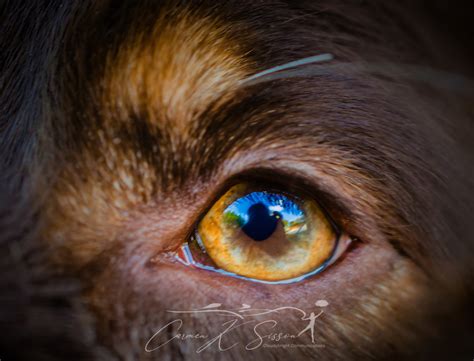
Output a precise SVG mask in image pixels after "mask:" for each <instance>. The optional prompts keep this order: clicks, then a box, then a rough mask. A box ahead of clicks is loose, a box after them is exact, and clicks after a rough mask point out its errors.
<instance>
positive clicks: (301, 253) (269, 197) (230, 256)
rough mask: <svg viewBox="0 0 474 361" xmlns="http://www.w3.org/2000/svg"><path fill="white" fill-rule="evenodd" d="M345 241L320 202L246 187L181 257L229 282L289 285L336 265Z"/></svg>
mask: <svg viewBox="0 0 474 361" xmlns="http://www.w3.org/2000/svg"><path fill="white" fill-rule="evenodd" d="M339 241H340V235H339V232H338V231H337V229H336V227H335V226H334V225H333V223H332V222H331V221H330V219H329V218H328V216H326V214H325V212H324V211H323V209H322V208H321V207H320V206H319V205H318V203H317V202H316V201H315V200H313V199H310V198H307V197H300V196H296V195H293V194H289V193H286V192H282V191H278V190H273V189H265V188H262V187H256V186H253V185H250V184H245V183H241V184H238V185H235V186H233V187H232V188H231V189H229V190H228V191H227V192H226V193H225V194H224V195H223V196H222V197H221V198H220V199H219V200H218V201H217V202H216V203H215V204H214V205H213V206H212V207H211V209H210V210H209V211H208V212H207V214H206V215H205V216H204V217H203V218H202V219H201V221H200V222H199V224H198V225H197V227H196V230H195V232H194V234H193V236H192V237H191V239H190V240H189V241H188V242H187V243H186V244H184V245H183V246H182V247H181V249H180V251H179V252H178V254H177V256H178V259H179V260H181V261H182V262H183V263H185V264H187V265H192V266H195V267H198V268H203V269H207V270H210V271H216V272H220V273H223V274H226V275H229V276H235V277H240V278H245V279H251V280H254V281H259V282H268V283H289V282H295V281H299V280H302V279H304V278H306V277H308V276H311V275H314V274H316V273H318V272H321V271H322V270H323V269H325V268H326V267H327V266H328V265H329V264H331V263H333V262H334V261H335V260H336V258H338V257H339V256H340V255H341V254H342V253H343V252H342V251H341V247H344V248H347V245H348V243H347V242H339ZM344 250H345V249H344Z"/></svg>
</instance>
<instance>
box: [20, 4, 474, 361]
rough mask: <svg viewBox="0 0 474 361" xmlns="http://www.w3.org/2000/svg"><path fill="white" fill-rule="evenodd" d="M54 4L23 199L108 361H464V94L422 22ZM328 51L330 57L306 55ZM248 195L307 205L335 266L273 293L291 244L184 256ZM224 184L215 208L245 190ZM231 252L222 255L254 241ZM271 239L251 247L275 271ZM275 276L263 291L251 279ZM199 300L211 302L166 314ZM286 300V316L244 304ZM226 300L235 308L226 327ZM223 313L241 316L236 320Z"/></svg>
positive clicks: (335, 9) (467, 156)
mask: <svg viewBox="0 0 474 361" xmlns="http://www.w3.org/2000/svg"><path fill="white" fill-rule="evenodd" d="M68 7H70V8H68ZM66 8H67V9H65V10H64V9H63V10H58V9H55V10H54V11H57V14H56V16H57V17H58V19H57V21H56V22H55V21H54V20H49V21H50V22H51V24H52V25H51V34H49V35H48V36H47V39H48V41H50V47H51V50H50V52H49V53H48V51H47V50H43V51H44V52H45V53H48V57H46V58H47V61H46V60H45V61H44V65H43V67H44V70H42V72H43V73H42V74H43V77H44V78H42V79H43V80H42V83H41V86H40V87H39V90H37V91H38V94H39V95H40V98H41V100H40V104H41V109H42V111H41V118H42V119H43V121H42V122H40V124H39V125H38V126H35V129H36V131H37V133H36V134H37V135H36V138H35V139H37V140H36V141H35V146H34V152H33V153H34V154H35V156H34V158H35V159H36V161H35V162H31V163H28V164H27V169H28V170H29V171H30V173H32V174H36V173H41V176H39V177H35V178H34V182H33V183H34V184H33V185H32V186H31V189H32V191H31V192H32V194H33V197H34V198H35V199H40V202H39V203H40V205H39V210H40V213H39V214H40V217H36V218H39V222H38V224H39V226H38V229H39V230H38V234H39V235H40V239H41V242H42V243H41V244H42V246H43V247H46V248H47V249H48V259H49V262H50V263H51V264H53V265H54V267H55V268H56V269H57V270H60V272H61V273H63V274H65V275H68V276H71V275H72V276H74V277H77V278H79V279H80V280H81V283H82V285H83V291H82V293H81V299H82V301H83V302H84V304H85V305H86V306H87V308H88V309H89V310H90V311H91V314H92V315H93V316H94V319H95V324H94V328H95V330H96V334H97V341H98V342H99V343H100V344H101V345H104V346H105V347H106V349H107V350H108V352H110V354H111V355H113V356H117V357H119V358H121V359H125V360H141V359H144V360H145V359H146V360H148V359H157V360H164V359H205V360H207V359H225V360H226V359H228V360H240V359H245V358H248V357H252V358H255V359H262V360H264V359H282V360H286V359H304V358H308V359H312V358H314V359H322V360H325V359H328V360H333V359H367V358H373V359H390V358H393V359H400V358H403V357H407V358H410V357H414V355H417V357H422V356H423V357H425V356H426V355H428V357H431V358H432V359H433V358H435V357H437V356H439V357H441V358H443V357H445V355H454V354H455V353H456V352H459V353H461V352H465V350H466V349H463V348H462V347H465V346H464V345H465V341H466V339H468V337H469V334H468V336H464V335H463V333H464V332H467V331H466V330H468V329H469V326H470V323H469V321H463V319H462V317H466V315H468V313H466V312H467V311H466V309H467V308H466V307H467V306H468V302H469V300H470V297H471V296H470V292H471V291H470V287H471V281H470V277H471V276H472V266H471V263H472V256H473V244H472V235H473V233H472V231H471V227H470V225H469V220H470V217H471V211H472V194H471V192H470V190H471V186H472V181H471V179H472V177H471V175H472V171H471V170H470V168H472V167H470V165H471V164H472V163H471V162H472V145H471V144H470V143H471V142H470V140H471V138H472V124H471V123H470V122H471V120H472V119H470V118H469V116H470V114H472V103H470V101H469V99H472V93H470V91H469V88H468V87H467V88H466V86H464V83H463V82H461V83H460V84H459V83H456V84H457V86H454V87H453V86H452V82H450V80H452V77H454V76H453V75H449V74H448V73H446V72H444V73H441V72H437V71H435V70H433V69H432V68H433V67H436V66H440V67H446V68H447V69H448V70H449V69H450V68H449V66H450V65H451V63H450V62H449V60H447V59H448V58H446V59H445V58H444V57H443V55H439V53H441V54H442V50H444V49H446V48H444V44H443V43H442V42H440V44H438V43H436V45H435V46H433V45H432V44H430V43H429V41H428V40H426V39H430V38H431V37H433V36H435V35H436V33H435V32H434V30H432V29H434V27H433V26H432V24H430V23H429V21H427V22H426V23H423V22H422V20H421V19H422V17H420V18H416V17H415V15H413V16H412V17H410V16H408V15H407V14H405V15H403V14H404V9H401V8H399V7H398V6H396V5H385V6H382V7H380V5H377V6H375V5H374V6H372V5H368V4H366V5H364V6H362V5H357V6H355V5H349V4H344V5H343V4H336V3H334V2H328V4H326V3H318V4H314V3H313V2H311V1H308V2H305V1H301V2H296V3H293V2H266V1H264V2H221V3H219V4H216V3H213V2H209V3H207V2H197V1H196V2H173V1H170V2H148V1H143V2H128V1H124V2H122V3H121V4H120V5H113V4H107V3H101V4H93V5H88V6H86V5H80V6H78V7H77V8H76V7H75V6H72V5H68V6H66ZM54 11H53V10H51V13H52V14H54ZM413 13H414V14H416V11H414V10H413ZM410 14H411V13H410ZM415 19H416V20H415ZM404 22H406V23H405V27H402V26H401V24H402V23H404ZM46 24H47V25H48V24H49V23H46ZM53 24H56V25H57V26H58V29H56V28H53ZM38 36H39V35H38ZM42 36H45V35H42ZM36 46H39V45H36ZM433 47H434V50H433ZM320 54H331V56H326V58H324V56H322V57H321V58H319V60H322V61H320V62H318V61H317V60H318V58H312V60H311V59H308V57H311V56H315V55H320ZM302 59H303V60H302ZM305 60H306V61H307V62H308V64H304V62H305ZM293 61H299V63H298V62H297V63H294V64H290V65H289V66H288V67H287V68H286V69H275V68H274V67H275V66H278V65H282V64H288V63H290V62H293ZM291 65H292V66H291ZM459 67H460V68H461V69H462V66H461V65H459ZM267 69H270V71H268V72H267V73H261V72H262V71H264V70H267ZM32 96H33V95H32ZM470 107H471V108H470ZM32 114H33V113H32ZM19 158H20V157H19ZM22 159H23V158H22ZM31 178H32V179H33V177H31ZM239 186H240V187H241V188H242V187H243V188H245V189H258V190H259V191H260V193H259V194H268V192H272V194H273V195H277V196H278V195H284V197H289V198H288V199H292V200H293V201H291V202H292V204H293V205H294V206H295V207H298V204H296V203H298V201H297V200H300V199H303V200H304V202H303V203H304V204H311V205H313V206H312V207H320V212H319V211H318V212H316V211H315V212H313V213H314V214H313V213H311V212H309V211H306V213H305V214H306V218H305V222H306V226H307V227H309V228H311V227H313V224H314V222H316V221H317V219H316V218H317V217H319V218H318V220H319V221H320V222H323V221H321V219H322V218H324V219H326V220H327V224H330V226H329V227H328V229H329V228H331V229H330V230H328V231H327V232H328V234H329V236H328V237H329V238H328V239H331V237H336V238H338V239H339V242H337V240H336V241H335V242H333V243H329V245H330V246H328V247H329V250H330V251H331V252H330V253H331V257H332V258H331V262H330V263H331V265H329V266H327V267H320V268H321V270H320V272H317V274H314V275H311V276H309V277H300V278H301V279H299V278H298V277H294V278H296V279H295V280H294V281H292V282H273V281H275V280H276V281H279V280H280V279H281V280H283V281H285V276H276V275H277V274H278V275H279V274H280V273H283V274H284V272H286V270H287V268H288V269H289V268H291V267H293V264H295V265H297V266H299V262H301V261H300V258H298V257H297V258H295V259H291V262H287V261H285V262H284V261H281V260H279V262H280V263H278V266H275V264H274V263H272V259H273V258H275V259H277V258H278V257H280V256H281V253H284V252H287V250H286V248H285V249H283V248H282V249H278V252H277V251H275V252H274V253H271V255H272V257H273V258H272V259H270V260H269V261H265V262H264V261H262V260H261V259H262V258H261V257H260V256H259V257H257V256H252V255H250V256H249V253H248V254H247V256H246V257H244V258H239V262H241V266H242V269H245V270H248V271H245V272H248V273H246V274H245V275H246V277H239V274H238V272H237V274H231V273H229V272H227V273H226V272H219V271H212V270H208V269H203V267H196V266H193V265H189V264H185V263H186V262H180V261H179V259H178V258H177V255H178V254H179V253H180V250H182V246H183V245H184V244H187V243H191V242H192V238H193V235H194V234H195V232H196V229H199V230H200V236H202V237H203V238H204V239H207V238H206V236H205V235H204V236H203V233H206V232H208V233H210V234H211V233H212V232H214V231H215V228H216V227H217V228H220V227H224V226H223V225H222V224H221V223H220V221H219V220H220V218H219V217H220V216H216V217H217V218H212V217H211V221H209V222H208V223H212V227H211V226H209V227H207V226H205V225H202V224H203V222H205V221H206V220H207V218H206V215H208V214H209V212H212V211H213V209H214V208H215V207H216V204H217V205H218V204H220V203H219V202H223V201H222V199H223V198H225V197H226V196H227V195H228V194H229V192H228V191H229V190H230V189H234V188H235V187H239ZM241 188H238V189H241ZM231 193H232V192H231ZM247 193H248V192H247ZM256 193H258V192H256ZM232 194H233V195H232V197H234V198H233V199H231V200H229V201H228V200H227V199H224V201H226V202H228V203H229V204H230V203H232V202H233V201H234V202H235V201H237V200H238V199H240V198H239V197H238V196H236V195H235V194H237V193H232ZM245 194H246V193H245V192H244V193H243V194H241V196H244V195H245ZM285 199H287V198H285ZM288 202H290V201H288ZM228 203H225V204H226V205H228ZM295 204H296V205H295ZM316 205H317V206H316ZM300 207H301V208H302V209H303V208H304V207H306V206H304V207H303V206H302V205H300ZM308 207H309V206H308ZM221 208H222V207H220V208H219V207H218V210H217V211H216V212H217V213H219V212H220V210H221ZM222 209H224V208H222ZM278 209H279V211H280V213H281V212H283V213H282V214H283V218H284V217H285V215H286V213H284V211H282V209H283V208H282V207H280V208H278ZM304 209H306V210H307V209H309V208H304ZM318 209H319V208H318ZM248 212H249V210H248V209H244V210H243V213H246V214H247V216H248V214H249V213H248ZM302 212H303V211H302ZM280 213H278V215H277V216H275V217H276V219H279V218H278V217H281V214H280ZM308 213H311V214H308ZM275 214H276V213H275ZM313 215H314V217H313ZM250 217H253V216H250ZM255 217H256V216H255ZM287 217H290V216H287ZM290 218H291V217H290ZM216 219H217V220H216ZM272 219H273V218H272ZM288 219H289V218H288ZM255 220H256V222H257V224H258V222H259V221H261V219H259V218H255ZM247 222H249V221H248V220H247ZM262 222H263V221H262ZM276 222H280V221H276ZM281 224H283V225H284V226H285V227H287V223H283V222H282V223H281ZM321 224H323V223H321ZM324 224H326V223H324ZM262 227H263V226H262ZM282 227H283V226H282ZM257 228H258V227H257ZM313 228H314V229H316V228H315V227H313ZM242 229H243V228H242ZM244 230H245V229H244ZM284 232H287V233H286V235H287V236H288V235H289V234H290V233H291V232H292V231H291V230H289V228H288V230H287V228H284ZM318 232H319V228H318V229H316V230H315V231H314V232H313V233H311V235H315V234H317V233H318ZM331 232H333V233H331ZM224 233H225V232H224V231H223V232H222V234H221V233H218V236H216V237H215V238H216V242H220V241H221V239H220V238H222V237H224ZM212 234H215V232H214V233H212ZM226 234H227V233H226ZM228 234H232V235H233V236H235V234H236V233H228ZM246 234H247V236H248V235H249V234H250V233H248V232H247V233H246ZM304 234H305V235H307V234H306V233H304ZM308 234H310V233H308ZM233 236H229V235H228V236H227V237H233ZM316 236H317V237H319V238H318V241H317V242H321V239H322V237H323V236H321V235H315V237H316ZM213 237H214V236H213ZM317 237H316V238H317ZM209 238H212V237H209ZM209 242H210V241H209ZM239 242H240V243H238V242H237V240H236V239H231V241H230V242H229V243H228V245H227V246H226V247H228V248H229V249H230V250H232V249H233V248H235V247H238V246H239V247H240V246H242V247H247V246H248V242H252V241H251V240H250V241H249V240H245V241H242V240H240V241H239ZM245 242H247V243H245ZM265 242H267V241H266V240H263V241H261V242H259V243H258V246H255V247H254V246H252V247H254V248H258V252H264V251H265V252H267V253H257V254H258V255H263V256H262V257H263V258H264V259H267V258H265V257H267V254H268V252H270V251H269V248H268V247H267V248H265V246H264V245H265ZM275 242H277V241H275ZM278 242H279V241H278ZM204 243H206V242H204ZM332 245H334V249H333V248H332ZM341 245H342V246H341ZM201 246H203V249H201V248H199V247H198V248H199V249H198V250H197V251H196V250H194V251H195V252H201V254H200V255H199V257H201V256H202V257H204V256H206V257H207V258H209V257H211V258H213V259H212V261H213V264H214V267H213V268H215V269H220V268H224V270H226V266H232V265H231V264H232V262H233V260H234V258H232V257H231V256H227V258H226V259H225V260H221V259H220V257H221V253H222V252H221V253H219V252H215V253H212V252H211V251H210V249H208V251H209V252H208V253H209V254H207V253H206V252H204V251H206V244H204V245H202V244H201ZM272 247H273V246H272ZM336 247H339V248H337V250H336ZM228 248H226V250H227V249H228ZM254 248H252V250H254ZM318 249H319V248H318ZM262 250H263V251H262ZM252 252H253V251H252ZM255 252H256V251H255ZM239 254H241V253H239ZM229 257H230V258H229ZM252 257H253V258H252ZM288 259H290V257H287V258H285V260H288ZM188 261H189V259H188ZM323 261H324V262H326V263H324V265H327V264H328V263H329V262H328V259H327V258H324V259H323ZM258 262H260V263H258ZM275 262H276V261H275ZM188 263H189V262H188ZM254 263H257V264H258V265H259V266H258V267H257V268H258V273H257V274H253V273H252V271H250V270H251V269H253V268H252V267H254ZM289 263H291V265H290V264H289ZM216 264H217V265H221V266H217V265H216ZM321 264H322V263H315V264H314V265H313V266H314V267H313V268H314V269H317V268H318V267H319V266H321ZM222 265H224V266H222ZM268 267H274V268H272V269H271V270H272V271H275V272H271V271H269V270H268ZM235 269H236V268H235ZM277 270H278V272H280V273H277V272H276V271H277ZM282 270H283V271H282ZM272 273H273V274H275V279H272V282H267V281H268V280H267V281H265V280H263V281H265V282H261V281H262V279H260V278H259V275H261V274H272ZM310 273H311V272H310ZM313 273H316V272H313ZM294 275H296V276H300V274H299V273H297V272H296V273H295V274H294ZM266 277H271V276H266ZM287 278H288V277H287ZM207 305H211V307H209V308H205V310H207V311H209V312H207V311H206V312H194V313H192V312H191V313H179V314H178V315H177V314H176V313H173V312H170V311H180V312H182V311H184V312H190V311H193V310H194V311H196V310H201V311H202V310H203V307H205V306H207ZM280 307H291V309H290V308H285V309H283V310H282V311H277V312H274V313H272V314H271V316H269V315H268V314H262V315H259V316H255V317H253V318H252V317H251V316H247V315H249V313H248V312H242V311H243V310H249V309H251V310H262V309H265V310H275V309H277V308H280ZM216 309H219V310H221V311H222V310H227V311H229V310H232V311H235V312H236V313H235V314H233V315H232V316H231V317H230V318H226V317H225V316H226V315H225V314H224V313H223V312H225V311H222V312H215V311H216ZM295 310H296V312H294V311H295ZM301 312H302V314H303V317H302V316H301ZM311 314H312V315H313V316H314V315H315V314H317V317H313V319H311ZM238 315H245V316H246V317H244V318H239V316H238ZM177 320H180V321H177ZM229 321H231V322H233V321H236V322H237V324H236V325H239V324H240V323H241V322H243V323H244V324H243V325H241V326H238V327H235V328H231V329H228V327H229V323H228V322H229ZM247 321H248V323H247ZM309 321H315V322H314V323H313V324H312V325H310V326H308V327H309V328H305V327H306V325H307V324H308V322H309ZM239 322H240V323H239ZM231 325H234V324H233V323H231ZM256 325H258V326H256ZM306 331H307V332H306ZM198 334H199V335H198ZM276 334H285V335H292V337H289V338H286V339H285V338H284V337H283V339H284V341H283V340H282V339H280V338H278V339H276V337H274V338H273V339H272V337H271V335H276ZM219 335H220V337H219ZM471 335H472V334H471ZM464 337H466V338H464ZM260 338H261V343H259V340H260ZM211 341H213V342H211ZM442 342H444V344H442ZM207 343H209V344H207ZM284 344H285V345H284ZM288 344H293V345H296V346H293V347H292V346H291V345H290V346H288ZM203 345H208V347H207V346H206V347H202V346H203ZM249 345H250V346H249ZM253 346H257V347H253ZM260 346H261V347H260ZM316 346H317V347H316ZM444 346H446V347H444ZM199 347H201V348H202V350H201V349H199ZM454 348H456V349H454ZM250 349H251V350H250ZM198 351H199V352H198ZM442 352H447V353H445V354H444V353H442Z"/></svg>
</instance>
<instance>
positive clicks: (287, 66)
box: [242, 54, 334, 84]
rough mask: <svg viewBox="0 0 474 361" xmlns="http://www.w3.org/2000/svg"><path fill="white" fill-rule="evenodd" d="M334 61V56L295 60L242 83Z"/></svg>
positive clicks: (264, 71)
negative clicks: (304, 66)
mask: <svg viewBox="0 0 474 361" xmlns="http://www.w3.org/2000/svg"><path fill="white" fill-rule="evenodd" d="M333 59H334V57H333V56H332V54H320V55H315V56H310V57H307V58H303V59H299V60H295V61H290V62H289V63H286V64H282V65H278V66H275V67H273V68H270V69H267V70H263V71H261V72H259V73H257V74H254V75H252V76H250V77H248V78H246V79H244V80H243V81H242V83H244V84H245V83H248V82H251V81H253V80H255V79H258V78H261V77H263V76H265V75H269V74H273V73H276V72H279V71H282V70H286V69H291V68H297V67H300V66H302V65H307V64H314V63H321V62H325V61H330V60H333Z"/></svg>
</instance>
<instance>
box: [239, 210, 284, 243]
mask: <svg viewBox="0 0 474 361" xmlns="http://www.w3.org/2000/svg"><path fill="white" fill-rule="evenodd" d="M248 216H249V220H248V222H247V223H245V225H244V226H243V227H242V230H243V231H244V232H245V234H246V235H247V236H249V237H250V238H252V239H253V240H255V241H264V240H266V239H267V238H268V237H270V236H271V235H272V234H273V232H275V229H276V227H277V225H278V219H279V217H278V214H274V213H272V214H270V212H269V210H268V208H267V206H265V205H264V204H263V203H255V204H254V205H252V206H251V207H250V208H249V209H248Z"/></svg>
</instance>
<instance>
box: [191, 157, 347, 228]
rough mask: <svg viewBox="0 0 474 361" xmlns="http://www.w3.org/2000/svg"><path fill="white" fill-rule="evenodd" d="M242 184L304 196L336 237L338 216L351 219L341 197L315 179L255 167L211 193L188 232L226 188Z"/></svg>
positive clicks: (285, 169)
mask: <svg viewBox="0 0 474 361" xmlns="http://www.w3.org/2000/svg"><path fill="white" fill-rule="evenodd" d="M242 181H246V182H249V181H250V182H254V183H256V184H258V185H260V186H267V187H273V188H277V189H279V190H281V191H285V192H289V193H293V194H294V195H296V196H298V195H303V196H306V197H310V198H311V199H313V200H314V201H316V202H317V203H318V204H319V205H320V207H321V208H322V209H323V211H324V213H325V214H326V215H327V217H328V219H329V221H330V222H331V224H332V226H333V228H334V229H335V231H336V232H337V233H338V234H340V233H342V232H343V231H344V230H343V229H342V225H341V223H342V222H340V221H341V220H340V219H339V216H340V215H342V214H344V215H345V216H347V217H350V215H351V213H352V212H351V209H350V205H348V204H344V203H343V202H342V197H341V196H340V194H338V193H337V192H335V191H333V190H328V189H324V188H323V187H321V186H320V184H319V183H318V179H315V178H314V176H310V175H308V174H305V173H302V172H301V171H298V170H297V169H294V168H292V167H291V166H290V167H275V166H270V165H265V164H264V163H262V164H261V165H260V166H258V167H249V168H248V169H245V170H242V171H241V172H238V173H236V174H233V175H231V176H230V177H228V178H226V179H225V180H224V181H223V182H222V183H221V184H219V185H218V186H217V189H216V190H215V191H214V192H212V196H210V197H209V198H208V200H207V201H206V202H205V204H204V205H203V206H202V207H201V211H200V214H199V216H198V217H197V219H196V220H195V222H194V226H193V227H192V228H191V229H190V231H189V232H190V234H191V232H192V231H193V229H194V228H195V226H196V225H197V224H199V222H200V220H201V219H202V218H203V217H204V216H205V215H206V213H207V212H208V211H209V209H210V208H211V207H212V206H213V204H214V203H215V202H217V201H218V200H219V199H220V198H221V196H222V195H223V194H225V192H227V190H228V189H229V188H231V187H232V186H233V185H236V184H238V183H239V182H242Z"/></svg>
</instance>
